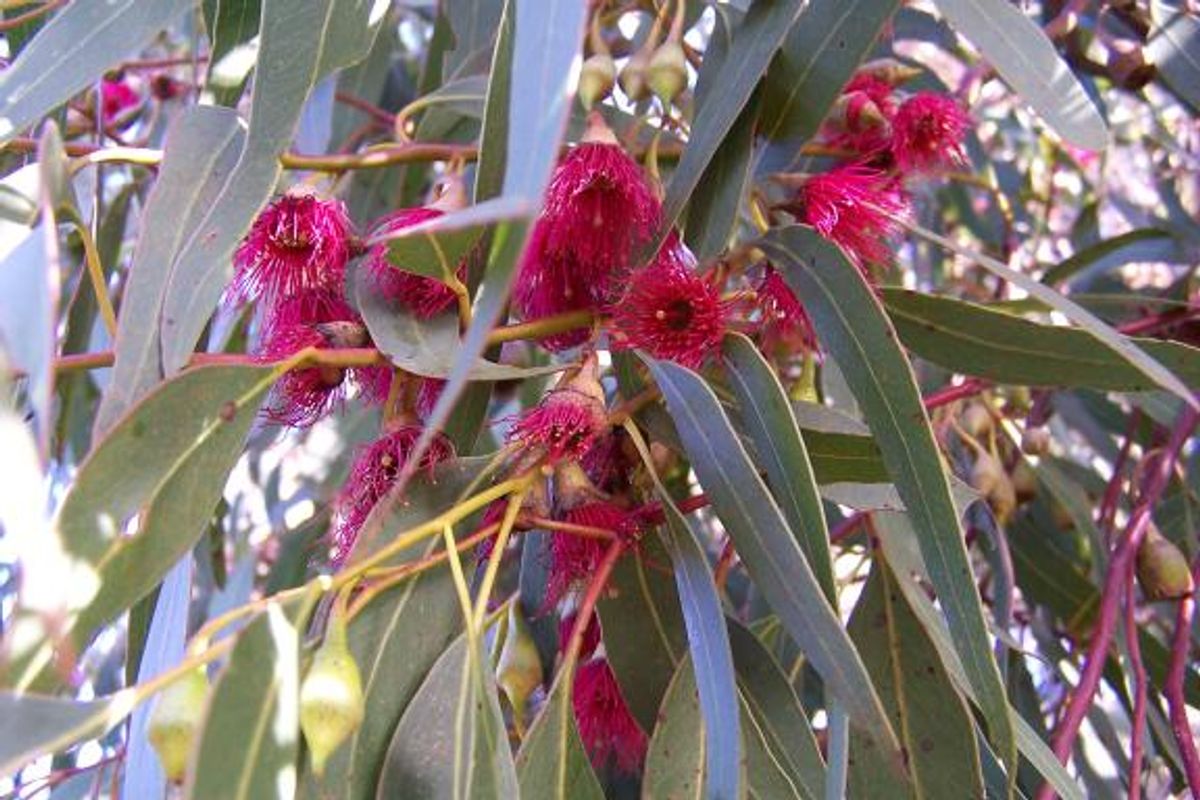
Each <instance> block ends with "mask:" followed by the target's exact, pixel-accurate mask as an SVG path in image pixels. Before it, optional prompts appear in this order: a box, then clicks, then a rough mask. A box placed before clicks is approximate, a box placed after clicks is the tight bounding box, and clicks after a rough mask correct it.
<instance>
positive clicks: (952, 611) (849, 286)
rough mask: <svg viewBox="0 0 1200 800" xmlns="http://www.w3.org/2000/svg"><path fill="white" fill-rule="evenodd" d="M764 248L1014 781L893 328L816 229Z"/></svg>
mask: <svg viewBox="0 0 1200 800" xmlns="http://www.w3.org/2000/svg"><path fill="white" fill-rule="evenodd" d="M761 247H762V248H763V250H764V252H766V253H767V255H768V256H769V257H770V258H771V260H772V261H773V262H774V263H775V264H776V265H778V266H780V267H782V268H783V274H784V277H785V279H786V280H787V282H788V284H789V285H790V286H791V288H792V291H794V292H796V294H797V296H798V297H803V298H804V303H805V307H806V308H807V310H808V312H809V314H810V316H811V317H812V321H813V325H814V327H815V328H816V331H817V335H818V336H819V337H820V339H821V342H822V343H823V344H824V345H825V346H826V347H827V348H828V350H829V353H830V355H832V356H833V358H834V360H835V361H836V362H837V364H838V366H839V367H840V368H841V370H842V373H843V375H844V376H845V378H846V382H847V383H848V384H849V386H850V389H851V391H852V392H853V393H854V396H855V398H856V399H857V400H858V404H859V406H860V407H861V408H862V409H863V413H864V414H865V416H866V418H867V424H868V425H870V427H871V430H872V432H873V433H874V434H875V441H876V443H877V444H878V445H879V449H880V450H881V452H882V453H883V460H884V462H885V463H886V464H887V466H888V471H889V472H890V473H891V475H892V478H893V480H894V481H895V484H896V488H897V490H899V492H900V497H901V499H902V500H903V501H904V504H905V506H906V507H907V508H908V513H909V515H910V516H911V518H912V520H913V525H914V527H915V528H916V530H917V532H918V538H919V540H920V542H921V552H922V554H923V555H924V557H925V561H926V563H928V564H929V567H930V578H931V579H932V582H933V586H934V589H935V590H936V591H937V594H938V598H939V600H940V601H941V603H942V607H943V608H944V609H945V611H946V616H947V618H948V619H949V622H950V629H951V631H953V634H954V643H955V646H956V648H957V649H958V653H959V655H960V656H961V657H962V660H963V664H964V666H965V667H966V670H967V675H968V676H969V677H970V681H971V685H972V687H973V688H974V689H975V692H976V695H977V696H978V699H979V702H980V707H981V710H982V711H983V714H984V718H985V719H986V721H987V726H988V734H989V738H990V739H991V741H993V742H994V743H996V747H997V750H998V751H999V753H1000V754H1001V756H1002V758H1003V760H1004V763H1005V764H1006V765H1007V766H1008V768H1009V774H1010V775H1013V774H1015V771H1016V753H1015V746H1014V744H1013V731H1012V719H1011V715H1010V714H1009V710H1008V703H1007V702H1006V701H1005V698H1004V686H1003V684H1002V682H1001V680H1000V672H999V670H998V669H997V667H996V662H995V661H994V660H993V659H992V653H991V643H990V642H989V640H988V634H987V628H986V625H985V623H984V618H983V610H982V608H981V606H980V602H979V594H978V592H977V590H976V588H975V580H974V575H973V573H972V572H971V566H970V562H969V561H968V559H967V550H966V546H965V545H964V543H963V533H962V528H961V527H960V526H959V523H958V515H957V512H956V511H955V508H954V501H953V499H952V497H951V494H950V484H949V482H948V481H947V479H946V473H945V472H944V471H943V469H942V462H941V456H940V453H939V452H938V448H937V444H936V443H935V441H934V438H933V432H932V431H931V429H930V427H929V418H928V416H926V414H925V408H924V406H923V405H922V403H921V395H920V393H919V392H918V390H917V384H916V381H915V379H914V378H913V374H912V371H911V369H910V367H909V364H908V360H907V359H906V358H905V356H904V353H903V351H901V349H900V347H899V345H898V344H897V342H896V333H895V330H894V329H893V328H892V327H891V325H890V324H889V322H888V319H887V316H886V315H885V314H884V311H883V308H882V307H881V305H880V303H879V300H878V298H877V297H876V295H875V293H874V292H873V290H872V289H871V288H870V287H869V286H867V284H866V282H865V279H864V278H863V276H862V273H860V272H859V271H858V270H857V269H855V268H854V265H853V264H851V263H850V262H849V261H848V260H847V259H846V256H845V255H844V254H843V253H842V252H841V250H839V249H838V248H837V247H836V246H835V245H832V244H830V243H829V242H826V241H825V240H824V239H822V238H821V237H820V236H818V235H817V233H816V232H815V231H813V230H811V229H809V228H804V227H800V226H791V227H787V228H779V229H775V230H773V231H771V232H770V233H769V234H768V235H767V236H766V238H764V239H763V240H762V242H761ZM851 716H852V717H853V714H852V715H851Z"/></svg>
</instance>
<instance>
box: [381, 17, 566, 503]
mask: <svg viewBox="0 0 1200 800" xmlns="http://www.w3.org/2000/svg"><path fill="white" fill-rule="evenodd" d="M586 18H587V6H586V5H584V4H582V3H578V2H575V1H574V0H543V1H542V2H536V3H533V2H512V0H510V2H509V3H508V5H507V6H506V9H505V13H504V17H503V22H502V24H501V35H500V36H498V37H497V47H496V55H495V58H494V61H493V83H492V85H491V86H489V89H488V103H487V110H486V113H485V119H484V130H483V135H484V138H483V141H482V143H481V145H480V147H481V152H480V157H481V158H483V157H484V156H485V155H486V156H487V158H486V160H485V161H483V162H481V163H480V165H479V176H478V178H477V184H476V191H475V193H476V197H477V198H480V197H487V196H490V194H489V192H490V191H492V190H493V189H494V187H495V185H496V184H497V183H498V182H500V181H501V175H502V176H503V178H502V183H501V185H502V187H503V191H502V195H503V197H504V198H505V200H506V201H508V202H511V203H513V204H518V205H523V206H524V212H525V214H526V215H527V216H525V217H524V218H523V219H521V220H519V221H511V222H502V223H501V224H500V225H498V226H497V228H496V230H495V232H494V234H493V236H492V241H491V242H490V249H489V255H488V266H487V272H486V273H485V274H484V277H483V282H482V284H481V285H480V287H479V292H478V294H477V295H476V298H475V309H474V311H475V313H474V315H473V316H472V318H471V325H470V327H469V328H468V329H467V332H466V335H465V336H464V337H463V341H462V347H461V349H460V350H459V353H458V356H457V357H456V359H455V361H454V367H453V369H451V371H450V373H449V375H447V377H446V385H445V386H444V387H442V394H441V396H440V397H439V398H438V401H437V403H436V404H435V405H434V408H433V410H432V411H431V412H430V413H429V417H428V418H427V419H426V422H425V432H424V433H423V434H422V436H421V439H420V440H419V441H418V442H417V444H416V446H415V447H414V448H413V453H412V454H410V456H409V461H408V464H407V465H406V467H405V470H404V471H403V472H402V473H401V475H400V477H399V479H398V481H399V483H401V484H403V483H405V482H406V481H407V480H408V479H409V478H410V477H411V476H412V470H413V469H415V466H416V464H417V462H418V461H419V460H420V456H421V454H422V453H424V452H425V450H426V448H428V447H429V445H430V443H431V442H432V441H433V437H434V435H435V432H436V431H438V430H440V429H441V428H442V427H443V426H444V425H445V424H446V422H447V421H448V420H449V418H450V412H451V411H452V410H453V409H454V407H455V405H456V404H457V402H458V397H459V395H460V394H461V393H462V391H463V389H464V388H465V386H466V383H467V381H468V380H469V379H470V375H471V372H472V370H473V369H474V368H475V366H476V361H477V360H478V358H479V356H480V355H482V354H483V352H484V351H485V350H486V349H487V337H488V333H489V332H490V331H491V330H492V328H493V327H495V325H496V323H497V322H498V321H499V319H500V315H501V313H503V311H504V309H505V307H506V305H507V303H508V295H509V292H510V291H511V289H512V283H513V281H514V279H515V278H516V271H517V264H518V261H519V259H520V257H521V253H522V251H523V250H524V249H525V241H526V238H527V236H528V233H529V224H530V222H531V221H532V219H533V217H534V215H536V213H537V211H538V210H539V209H540V208H541V203H542V190H543V189H544V188H545V186H546V183H547V182H548V181H549V179H550V173H551V171H552V170H553V169H554V164H555V163H556V161H557V159H558V148H559V143H560V142H561V140H562V136H563V129H564V126H565V125H566V121H567V114H568V111H569V108H570V103H571V92H570V89H569V83H568V82H569V79H570V75H571V64H572V63H573V62H574V61H575V58H576V57H577V56H578V54H579V49H580V45H581V43H582V39H583V29H584V23H585V21H586ZM509 26H511V28H510V27H509ZM510 29H511V31H512V34H511V37H510V36H509V35H508V31H509V30H510ZM510 41H511V48H512V53H511V61H510V60H509V55H508V50H507V48H508V46H509V42H510ZM497 80H498V81H499V82H497ZM493 100H495V102H493ZM505 100H506V101H507V103H506V105H507V119H504V118H503V117H502V116H501V114H502V111H501V108H502V103H503V102H504V101H505ZM501 144H502V145H503V147H504V148H505V149H504V152H505V153H506V156H505V160H504V163H503V167H501V165H500V163H499V155H498V153H497V151H498V149H499V147H500V146H501ZM481 189H482V190H483V191H481Z"/></svg>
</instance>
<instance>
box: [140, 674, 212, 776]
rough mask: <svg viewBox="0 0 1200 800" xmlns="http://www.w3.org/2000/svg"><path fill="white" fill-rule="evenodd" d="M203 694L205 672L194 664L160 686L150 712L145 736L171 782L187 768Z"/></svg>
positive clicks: (205, 681) (206, 686)
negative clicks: (159, 693) (183, 672)
mask: <svg viewBox="0 0 1200 800" xmlns="http://www.w3.org/2000/svg"><path fill="white" fill-rule="evenodd" d="M207 697H208V674H207V673H206V672H205V670H204V667H203V666H200V667H196V669H194V670H192V671H191V672H188V673H187V674H186V675H184V676H183V677H182V678H180V679H179V680H177V681H175V682H174V683H172V684H171V685H170V686H168V687H167V688H166V689H164V690H163V692H162V694H161V695H159V697H158V703H157V704H156V705H155V706H154V711H153V712H151V714H150V720H149V724H148V726H147V729H146V738H147V739H149V740H150V746H151V747H153V748H154V752H155V753H157V754H158V760H159V762H161V763H162V768H163V772H165V773H166V775H167V779H168V780H170V781H171V782H173V783H180V782H182V781H183V777H184V773H186V771H187V764H188V757H189V756H190V755H191V752H192V743H193V742H194V741H195V740H196V730H197V729H198V728H199V727H200V718H201V717H202V716H203V715H204V701H205V699H206V698H207Z"/></svg>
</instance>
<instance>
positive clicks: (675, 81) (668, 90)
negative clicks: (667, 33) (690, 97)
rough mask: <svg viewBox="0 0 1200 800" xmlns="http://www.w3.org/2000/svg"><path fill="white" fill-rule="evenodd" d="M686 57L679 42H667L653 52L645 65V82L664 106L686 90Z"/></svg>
mask: <svg viewBox="0 0 1200 800" xmlns="http://www.w3.org/2000/svg"><path fill="white" fill-rule="evenodd" d="M687 78H688V72H687V57H686V56H684V54H683V47H682V46H681V45H680V44H679V42H676V41H671V40H668V41H666V42H663V44H662V46H661V47H659V48H658V49H657V50H655V51H654V55H652V56H651V57H650V63H649V64H647V65H646V82H647V83H648V84H650V88H651V89H652V90H653V91H654V93H655V94H656V95H658V99H659V100H661V101H662V104H663V105H664V106H668V105H670V104H671V101H672V100H674V99H675V98H676V97H678V96H679V93H680V92H682V91H683V90H684V89H686V88H687Z"/></svg>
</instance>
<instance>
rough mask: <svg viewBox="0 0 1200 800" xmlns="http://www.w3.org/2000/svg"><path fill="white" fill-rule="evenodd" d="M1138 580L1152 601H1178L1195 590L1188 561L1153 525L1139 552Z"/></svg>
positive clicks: (1147, 532)
mask: <svg viewBox="0 0 1200 800" xmlns="http://www.w3.org/2000/svg"><path fill="white" fill-rule="evenodd" d="M1137 578H1138V583H1139V584H1141V587H1142V592H1143V593H1145V595H1146V598H1147V599H1148V600H1178V599H1180V598H1183V597H1187V596H1188V595H1190V594H1191V593H1192V591H1193V589H1195V586H1194V584H1193V583H1192V571H1191V568H1190V566H1189V564H1188V561H1187V558H1186V557H1185V556H1184V555H1183V553H1182V552H1181V551H1180V550H1179V548H1178V547H1176V546H1175V543H1174V542H1172V541H1171V540H1170V539H1168V538H1166V537H1165V536H1163V535H1162V534H1161V533H1159V532H1158V528H1156V527H1155V526H1154V524H1153V523H1151V524H1150V527H1149V528H1148V529H1147V530H1146V538H1145V539H1143V540H1142V544H1141V546H1140V547H1139V548H1138V552H1137Z"/></svg>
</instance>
